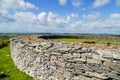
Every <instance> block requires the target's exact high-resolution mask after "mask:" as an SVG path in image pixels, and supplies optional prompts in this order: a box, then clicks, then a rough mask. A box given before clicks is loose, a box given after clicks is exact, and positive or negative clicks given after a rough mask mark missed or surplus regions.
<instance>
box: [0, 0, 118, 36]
mask: <svg viewBox="0 0 120 80" xmlns="http://www.w3.org/2000/svg"><path fill="white" fill-rule="evenodd" d="M0 33H95V34H96V33H97V34H101V33H102V34H104V33H108V34H120V0H0Z"/></svg>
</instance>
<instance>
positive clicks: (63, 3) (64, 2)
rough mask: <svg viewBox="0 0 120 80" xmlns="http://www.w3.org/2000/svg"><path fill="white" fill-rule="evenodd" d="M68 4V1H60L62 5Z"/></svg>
mask: <svg viewBox="0 0 120 80" xmlns="http://www.w3.org/2000/svg"><path fill="white" fill-rule="evenodd" d="M66 3H67V0H59V4H60V5H65V4H66Z"/></svg>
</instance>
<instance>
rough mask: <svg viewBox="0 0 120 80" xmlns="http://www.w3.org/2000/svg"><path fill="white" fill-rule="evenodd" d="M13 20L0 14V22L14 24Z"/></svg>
mask: <svg viewBox="0 0 120 80" xmlns="http://www.w3.org/2000/svg"><path fill="white" fill-rule="evenodd" d="M14 21H15V20H14V18H12V17H11V16H6V15H4V14H2V13H0V22H1V23H2V22H14Z"/></svg>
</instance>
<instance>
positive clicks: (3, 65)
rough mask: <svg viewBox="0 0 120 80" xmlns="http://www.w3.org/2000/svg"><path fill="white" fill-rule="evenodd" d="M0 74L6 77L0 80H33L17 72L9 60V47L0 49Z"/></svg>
mask: <svg viewBox="0 0 120 80" xmlns="http://www.w3.org/2000/svg"><path fill="white" fill-rule="evenodd" d="M0 72H5V74H6V75H7V77H5V78H0V80H33V78H32V77H29V76H28V75H26V74H25V73H23V72H21V71H19V70H18V69H17V68H16V67H15V66H14V63H13V61H12V59H11V55H10V48H9V45H8V46H6V47H4V48H2V49H0Z"/></svg>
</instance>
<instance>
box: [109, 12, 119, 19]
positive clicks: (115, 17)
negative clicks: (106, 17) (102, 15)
mask: <svg viewBox="0 0 120 80" xmlns="http://www.w3.org/2000/svg"><path fill="white" fill-rule="evenodd" d="M110 18H112V19H120V13H114V14H111V15H110Z"/></svg>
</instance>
